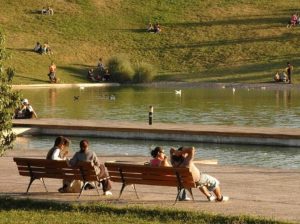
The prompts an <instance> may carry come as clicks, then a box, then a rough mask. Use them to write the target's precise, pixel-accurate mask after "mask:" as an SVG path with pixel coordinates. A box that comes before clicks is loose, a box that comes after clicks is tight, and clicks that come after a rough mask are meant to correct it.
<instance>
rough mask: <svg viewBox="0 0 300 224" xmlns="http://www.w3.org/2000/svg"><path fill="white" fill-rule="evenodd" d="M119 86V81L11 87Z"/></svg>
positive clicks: (16, 86) (14, 87)
mask: <svg viewBox="0 0 300 224" xmlns="http://www.w3.org/2000/svg"><path fill="white" fill-rule="evenodd" d="M108 86H120V84H119V83H74V84H64V83H57V84H50V83H49V84H31V85H13V86H12V88H13V89H32V88H71V87H108Z"/></svg>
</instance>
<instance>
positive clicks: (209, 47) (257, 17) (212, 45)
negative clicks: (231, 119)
mask: <svg viewBox="0 0 300 224" xmlns="http://www.w3.org/2000/svg"><path fill="white" fill-rule="evenodd" d="M0 3H1V13H0V27H1V29H2V30H3V31H4V33H5V35H6V39H7V43H6V46H7V48H8V50H9V51H10V52H11V54H12V59H10V60H9V61H8V62H7V64H8V65H12V66H13V67H15V68H16V71H17V75H16V77H15V80H14V83H15V84H21V83H22V84H26V83H46V82H48V80H47V76H46V74H47V72H48V66H49V64H50V62H51V60H54V61H55V63H56V64H57V66H58V76H59V77H60V78H61V80H62V82H65V83H72V82H86V72H87V69H88V68H89V67H91V66H95V65H96V62H97V60H98V58H99V57H102V58H103V59H104V62H106V61H107V60H108V58H109V57H111V56H113V55H118V54H126V55H127V57H128V58H129V59H130V60H131V61H132V63H139V62H147V63H151V64H152V65H154V66H156V67H157V70H158V75H157V77H156V80H158V81H159V80H178V81H187V82H195V81H201V82H207V81H211V82H268V81H271V80H272V76H273V74H274V73H275V72H276V71H278V70H280V69H283V68H284V67H285V65H286V62H287V61H291V62H292V63H293V65H294V67H295V70H294V74H295V75H294V76H293V78H294V80H295V81H296V82H297V79H298V80H299V81H300V78H298V77H297V73H298V71H299V69H298V68H297V67H298V66H299V62H298V61H299V59H300V48H299V34H300V26H299V27H295V28H291V29H288V28H286V24H287V21H288V20H289V17H290V15H291V14H292V13H294V12H297V11H299V12H300V2H299V1H298V0H289V1H288V2H286V1H281V0H272V1H270V0H217V1H216V0H206V1H199V0H188V1H186V0H165V1H159V0H147V1H140V0H47V1H45V0H0ZM47 5H51V6H52V7H53V8H54V15H53V16H49V15H41V14H39V13H37V12H36V10H39V9H41V8H42V7H44V6H47ZM149 21H150V22H153V23H155V22H157V21H158V22H159V23H160V24H161V26H162V29H163V31H162V33H160V34H150V33H147V32H145V28H146V26H147V24H148V23H149ZM37 41H40V42H41V43H44V42H49V44H50V46H51V47H52V50H53V55H50V56H48V55H39V54H37V53H34V52H32V49H33V47H34V45H35V43H36V42H37Z"/></svg>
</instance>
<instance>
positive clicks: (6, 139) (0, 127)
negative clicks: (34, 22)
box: [0, 30, 20, 156]
mask: <svg viewBox="0 0 300 224" xmlns="http://www.w3.org/2000/svg"><path fill="white" fill-rule="evenodd" d="M8 57H9V55H8V53H7V52H6V50H5V37H4V35H3V33H2V32H1V30H0V80H1V83H0V156H3V154H4V152H5V151H6V150H8V149H11V148H12V147H13V145H12V143H13V141H14V140H15V138H16V135H15V134H14V133H13V130H12V118H13V115H14V112H15V109H16V108H17V106H18V104H19V102H20V94H19V92H16V91H13V90H12V85H11V84H12V79H13V76H14V74H15V71H14V69H13V68H7V69H4V61H5V60H7V59H8Z"/></svg>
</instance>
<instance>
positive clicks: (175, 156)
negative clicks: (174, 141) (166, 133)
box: [170, 147, 185, 163]
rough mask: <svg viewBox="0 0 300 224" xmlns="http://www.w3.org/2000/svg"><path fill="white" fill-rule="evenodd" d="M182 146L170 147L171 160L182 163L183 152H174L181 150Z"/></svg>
mask: <svg viewBox="0 0 300 224" xmlns="http://www.w3.org/2000/svg"><path fill="white" fill-rule="evenodd" d="M182 150H183V147H180V148H178V149H177V150H176V149H175V148H171V150H170V152H171V161H173V162H175V163H182V162H183V160H184V157H185V154H182V155H180V156H178V155H176V154H175V152H176V151H182Z"/></svg>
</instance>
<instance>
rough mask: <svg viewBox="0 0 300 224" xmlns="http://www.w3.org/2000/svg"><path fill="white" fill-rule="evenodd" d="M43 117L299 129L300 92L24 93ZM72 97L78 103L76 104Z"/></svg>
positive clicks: (139, 90)
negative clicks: (150, 110)
mask: <svg viewBox="0 0 300 224" xmlns="http://www.w3.org/2000/svg"><path fill="white" fill-rule="evenodd" d="M22 93H23V96H24V97H25V98H28V99H29V100H30V102H31V103H32V106H33V107H34V109H35V110H36V112H37V114H38V115H39V117H41V118H42V117H43V118H73V119H89V120H121V121H124V120H126V121H145V122H147V121H148V108H149V106H150V105H152V106H153V107H154V118H153V119H154V120H153V122H167V123H194V124H211V125H233V126H253V127H257V126H260V127H295V128H300V100H299V99H300V91H299V90H261V89H249V90H248V89H237V90H236V91H235V92H234V93H233V91H232V89H231V88H225V89H222V88H211V89H209V88H186V89H182V94H181V95H177V94H175V89H174V88H164V89H162V88H137V87H136V88H134V87H111V88H99V87H98V88H84V89H80V88H61V89H56V88H53V89H41V88H40V89H32V90H22ZM74 96H75V97H78V100H74Z"/></svg>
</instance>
